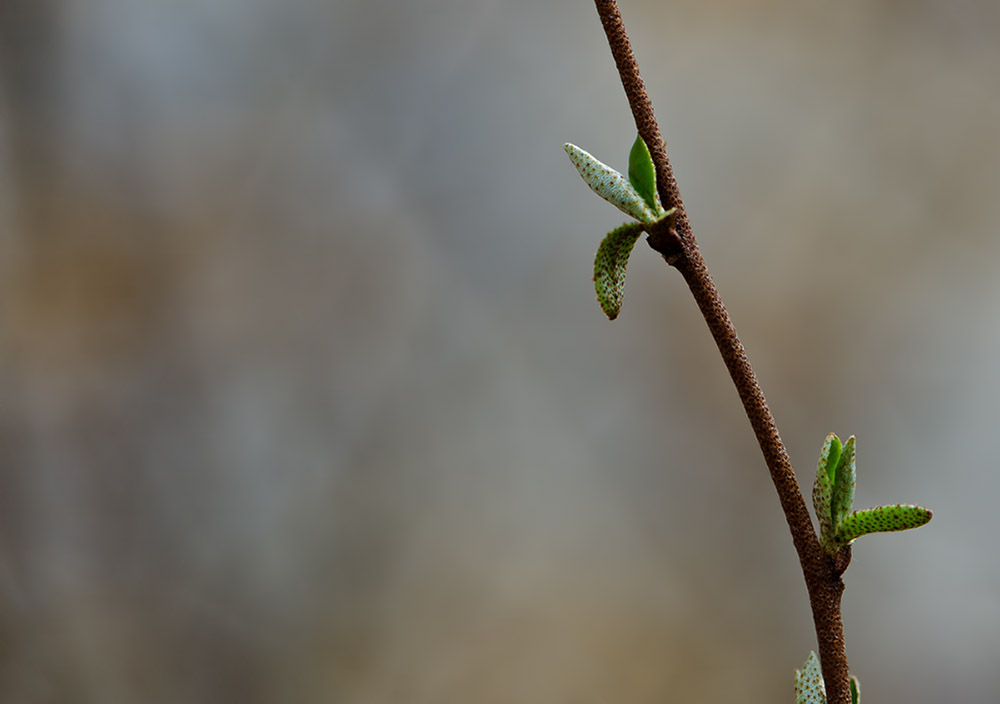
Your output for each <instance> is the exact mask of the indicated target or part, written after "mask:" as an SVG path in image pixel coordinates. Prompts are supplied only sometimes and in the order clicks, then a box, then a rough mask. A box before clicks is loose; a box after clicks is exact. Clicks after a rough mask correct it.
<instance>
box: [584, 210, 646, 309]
mask: <svg viewBox="0 0 1000 704" xmlns="http://www.w3.org/2000/svg"><path fill="white" fill-rule="evenodd" d="M642 231H643V226H642V225H640V224H639V223H635V222H630V223H625V224H624V225H622V226H621V227H617V228H615V229H614V230H612V231H611V232H609V233H608V234H607V235H605V237H604V240H603V241H602V242H601V246H600V247H598V248H597V257H596V258H595V259H594V290H595V291H596V292H597V301H598V303H600V304H601V310H603V311H604V314H605V315H607V316H608V320H614V319H615V318H617V317H618V313H619V312H620V311H621V309H622V297H623V295H624V293H625V268H626V267H627V266H628V258H629V255H630V254H632V248H633V247H635V243H636V240H638V239H639V235H641V234H642Z"/></svg>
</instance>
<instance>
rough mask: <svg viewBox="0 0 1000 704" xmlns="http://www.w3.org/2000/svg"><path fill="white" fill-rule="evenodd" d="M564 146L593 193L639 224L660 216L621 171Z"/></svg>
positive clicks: (648, 223) (573, 146)
mask: <svg viewBox="0 0 1000 704" xmlns="http://www.w3.org/2000/svg"><path fill="white" fill-rule="evenodd" d="M563 148H564V149H565V150H566V153H567V154H568V155H569V158H570V161H572V162H573V165H574V166H575V167H576V170H577V171H579V172H580V176H581V177H582V178H583V180H584V181H585V182H586V183H587V185H588V186H590V188H591V190H593V191H594V193H596V194H597V195H599V196H600V197H601V198H603V199H604V200H606V201H608V202H609V203H611V204H612V205H614V206H615V207H616V208H618V209H619V210H621V211H622V212H623V213H625V214H626V215H631V216H632V217H634V218H635V219H636V220H638V221H639V222H641V223H644V224H646V225H652V224H653V223H654V222H656V221H657V220H658V219H659V216H658V214H657V213H655V212H654V211H653V209H652V208H650V207H649V206H648V205H647V204H646V201H644V200H643V199H642V196H640V195H639V194H638V192H636V190H635V188H633V187H632V184H631V183H629V182H628V179H626V178H625V177H624V176H622V175H621V174H620V173H618V172H617V171H615V170H614V169H612V168H611V167H610V166H608V165H607V164H605V163H603V162H600V161H598V160H597V159H595V158H594V157H593V155H591V154H589V153H588V152H585V151H584V150H582V149H580V147H578V146H576V145H573V144H569V143H567V144H564V145H563Z"/></svg>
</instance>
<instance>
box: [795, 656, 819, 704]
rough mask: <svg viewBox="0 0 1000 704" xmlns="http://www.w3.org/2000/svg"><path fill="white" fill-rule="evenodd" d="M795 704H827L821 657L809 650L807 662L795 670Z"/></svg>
mask: <svg viewBox="0 0 1000 704" xmlns="http://www.w3.org/2000/svg"><path fill="white" fill-rule="evenodd" d="M795 704H826V685H825V684H824V683H823V671H822V669H820V666H819V658H818V657H816V653H815V652H814V651H810V652H809V657H808V658H806V664H805V665H803V666H802V669H801V670H796V671H795Z"/></svg>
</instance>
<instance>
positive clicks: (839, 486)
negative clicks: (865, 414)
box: [830, 435, 858, 526]
mask: <svg viewBox="0 0 1000 704" xmlns="http://www.w3.org/2000/svg"><path fill="white" fill-rule="evenodd" d="M854 444H855V440H854V436H853V435H852V436H851V437H849V438H847V442H845V443H844V449H843V451H842V452H841V453H840V459H839V460H838V461H837V469H836V471H835V472H834V477H833V495H832V496H831V497H830V512H831V513H832V515H833V524H834V525H836V526H839V525H840V523H841V521H843V520H844V518H846V517H847V515H848V514H849V513H850V512H851V510H852V509H853V508H854V489H855V487H856V486H857V481H858V471H857V466H856V464H855V462H856V452H855V449H854Z"/></svg>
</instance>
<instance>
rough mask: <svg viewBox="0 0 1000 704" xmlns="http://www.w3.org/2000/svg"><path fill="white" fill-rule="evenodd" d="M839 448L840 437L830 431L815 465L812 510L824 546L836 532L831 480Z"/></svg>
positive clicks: (839, 452) (839, 451)
mask: <svg viewBox="0 0 1000 704" xmlns="http://www.w3.org/2000/svg"><path fill="white" fill-rule="evenodd" d="M841 450H842V446H841V444H840V438H838V437H837V436H836V435H835V434H834V433H830V434H829V435H827V436H826V440H825V441H824V442H823V449H822V450H820V452H819V462H818V463H817V465H816V481H815V482H814V483H813V510H815V511H816V518H817V519H818V520H819V533H820V541H821V542H822V543H823V544H824V546H825V545H827V544H828V543H831V542H832V541H833V539H834V533H835V532H836V530H835V529H836V526H835V524H834V522H833V511H832V509H831V506H832V498H833V481H834V478H835V477H836V470H837V463H838V462H839V461H840V454H841Z"/></svg>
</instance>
